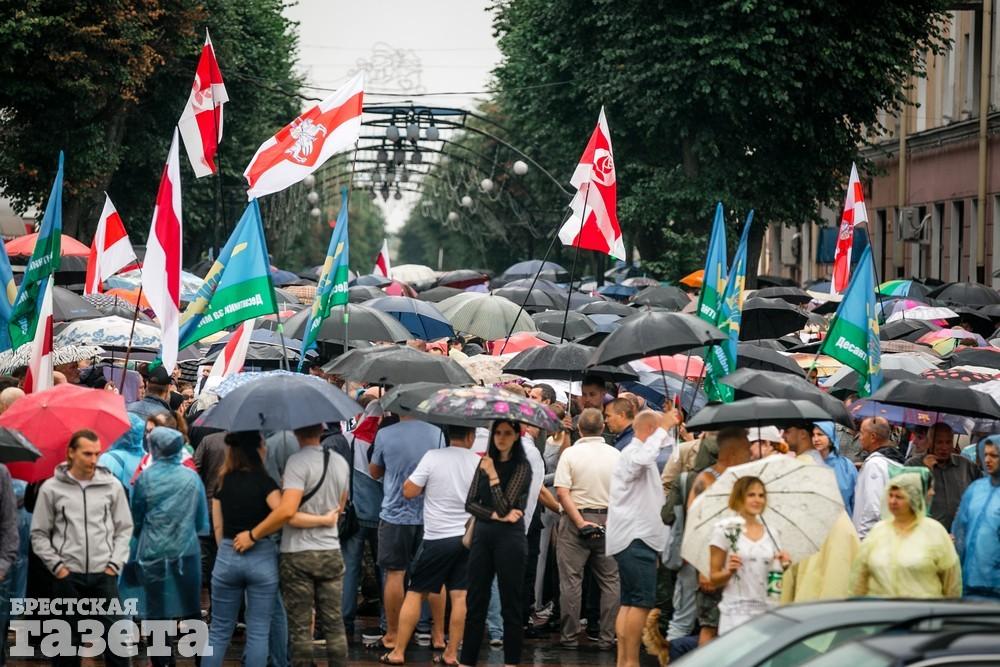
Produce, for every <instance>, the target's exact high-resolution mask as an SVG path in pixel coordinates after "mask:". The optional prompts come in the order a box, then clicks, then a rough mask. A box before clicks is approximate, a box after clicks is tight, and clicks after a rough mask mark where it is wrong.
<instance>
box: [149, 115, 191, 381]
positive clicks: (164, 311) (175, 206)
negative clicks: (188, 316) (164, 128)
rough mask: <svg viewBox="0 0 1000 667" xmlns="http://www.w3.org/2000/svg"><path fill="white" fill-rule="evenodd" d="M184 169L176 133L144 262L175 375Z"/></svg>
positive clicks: (166, 362)
mask: <svg viewBox="0 0 1000 667" xmlns="http://www.w3.org/2000/svg"><path fill="white" fill-rule="evenodd" d="M181 238H182V233H181V166H180V159H179V156H178V151H177V130H174V138H173V141H171V142H170V152H169V153H168V154H167V164H166V165H165V166H164V167H163V176H162V177H161V178H160V190H159V192H157V193H156V207H155V208H154V209H153V222H152V225H151V226H150V228H149V239H148V240H147V241H146V257H145V259H144V261H143V263H142V291H143V292H144V293H145V295H146V300H147V301H149V305H150V307H151V308H152V309H153V312H154V313H156V317H157V319H158V320H159V321H160V358H161V359H162V360H163V367H164V368H166V369H167V372H168V373H172V372H173V370H174V366H175V365H177V332H178V323H179V320H180V308H181V259H182V256H181Z"/></svg>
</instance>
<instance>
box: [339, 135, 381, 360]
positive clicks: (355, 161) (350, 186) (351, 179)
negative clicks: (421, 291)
mask: <svg viewBox="0 0 1000 667" xmlns="http://www.w3.org/2000/svg"><path fill="white" fill-rule="evenodd" d="M359 143H361V140H360V139H359V140H358V141H355V142H354V155H353V156H352V157H351V175H350V176H349V177H348V179H349V180H348V181H347V203H346V204H344V208H345V209H346V210H347V218H346V219H347V220H350V219H351V190H353V189H354V170H355V169H356V168H357V166H358V144H359ZM350 232H351V228H350V226H349V225H348V227H347V248H348V250H347V252H348V253H350V252H351V250H350V247H351V239H350ZM382 235H383V241H384V239H385V230H384V229H383V230H382ZM388 250H389V244H388V243H386V252H388ZM386 260H387V261H388V258H386ZM347 270H348V272H349V271H350V270H351V257H350V254H348V256H347ZM386 278H389V276H386ZM390 280H391V278H390ZM350 305H351V297H350V292H348V297H347V301H345V302H344V354H347V346H348V341H349V340H350V337H349V335H348V334H349V331H350V326H351V324H350V319H351V318H350V315H349V314H348V311H347V309H348V307H349V306H350Z"/></svg>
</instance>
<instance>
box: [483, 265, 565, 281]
mask: <svg viewBox="0 0 1000 667" xmlns="http://www.w3.org/2000/svg"><path fill="white" fill-rule="evenodd" d="M536 273H537V274H538V277H539V278H542V279H544V280H551V281H552V282H555V283H568V282H569V271H567V270H566V269H564V268H563V267H561V266H559V265H558V264H556V263H555V262H542V261H541V260H538V259H531V260H528V261H526V262H518V263H517V264H512V265H511V266H508V267H507V269H506V270H505V271H504V272H503V273H502V274H501V275H500V277H499V278H498V279H497V283H498V284H500V285H506V284H507V283H509V282H511V281H513V280H517V279H518V278H529V279H530V278H534V277H535V274H536Z"/></svg>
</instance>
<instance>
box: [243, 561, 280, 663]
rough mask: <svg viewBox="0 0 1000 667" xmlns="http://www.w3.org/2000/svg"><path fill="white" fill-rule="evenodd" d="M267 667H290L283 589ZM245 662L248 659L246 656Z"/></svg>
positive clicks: (276, 608)
mask: <svg viewBox="0 0 1000 667" xmlns="http://www.w3.org/2000/svg"><path fill="white" fill-rule="evenodd" d="M275 543H276V544H277V542H275ZM267 648H268V653H269V656H268V660H267V667H288V665H289V664H290V663H289V662H288V617H287V616H286V615H285V601H284V600H283V599H282V598H281V589H278V592H277V593H275V595H274V610H273V611H272V612H271V634H270V636H269V637H268V644H267ZM244 662H246V657H245V656H244Z"/></svg>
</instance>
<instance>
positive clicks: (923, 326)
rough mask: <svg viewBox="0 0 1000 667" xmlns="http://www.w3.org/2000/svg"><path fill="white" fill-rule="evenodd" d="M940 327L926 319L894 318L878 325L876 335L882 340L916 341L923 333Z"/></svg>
mask: <svg viewBox="0 0 1000 667" xmlns="http://www.w3.org/2000/svg"><path fill="white" fill-rule="evenodd" d="M940 329H941V327H939V326H938V325H936V324H934V323H933V322H928V321H926V320H905V319H904V320H896V321H895V322H889V323H888V324H885V325H883V326H882V327H880V328H879V331H878V337H879V338H881V339H882V340H908V341H910V342H911V343H916V342H917V339H918V338H920V337H921V336H923V335H924V334H926V333H928V332H930V331H938V330H940Z"/></svg>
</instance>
